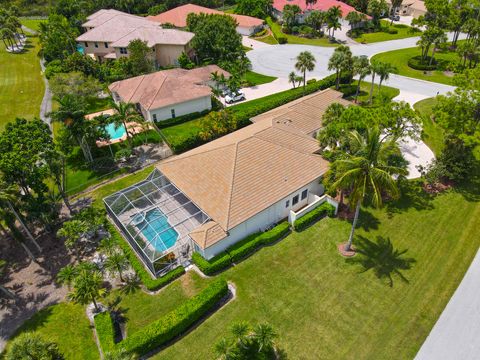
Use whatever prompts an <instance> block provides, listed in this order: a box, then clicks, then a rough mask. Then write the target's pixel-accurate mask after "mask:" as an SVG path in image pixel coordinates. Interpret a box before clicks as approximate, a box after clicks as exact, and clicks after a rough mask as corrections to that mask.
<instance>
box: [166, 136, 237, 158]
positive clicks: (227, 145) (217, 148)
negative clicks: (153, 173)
mask: <svg viewBox="0 0 480 360" xmlns="http://www.w3.org/2000/svg"><path fill="white" fill-rule="evenodd" d="M219 139H220V138H219ZM213 141H215V140H213ZM207 144H209V143H206V144H204V145H207ZM232 145H235V144H234V143H230V144H225V145H222V146H219V147H216V148H212V149H208V150H205V151H199V152H195V153H194V154H190V155H188V156H182V154H181V155H178V156H176V157H173V158H171V159H170V160H168V159H166V161H165V162H164V164H168V163H171V162H174V161H177V159H179V158H180V160H183V159H189V158H191V157H194V156H197V155H203V154H206V153H209V152H212V151H216V150H219V149H223V148H226V147H229V146H232ZM202 146H203V145H202ZM198 148H200V146H199V147H197V148H194V149H192V150H189V151H194V150H196V149H198ZM185 154H186V153H185Z"/></svg>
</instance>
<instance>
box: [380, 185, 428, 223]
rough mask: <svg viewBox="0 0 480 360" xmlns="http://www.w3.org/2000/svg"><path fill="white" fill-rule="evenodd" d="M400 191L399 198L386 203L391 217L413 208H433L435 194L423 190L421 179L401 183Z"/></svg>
mask: <svg viewBox="0 0 480 360" xmlns="http://www.w3.org/2000/svg"><path fill="white" fill-rule="evenodd" d="M400 193H401V196H400V198H399V199H396V200H391V201H389V202H387V203H386V204H385V206H386V209H387V214H388V216H389V217H392V216H393V215H394V214H400V213H402V212H404V211H406V210H408V209H411V208H414V209H415V210H431V209H433V202H432V201H433V198H434V196H433V195H432V194H429V193H427V192H426V191H425V190H423V187H422V183H421V181H419V180H413V181H407V182H403V183H402V184H401V185H400Z"/></svg>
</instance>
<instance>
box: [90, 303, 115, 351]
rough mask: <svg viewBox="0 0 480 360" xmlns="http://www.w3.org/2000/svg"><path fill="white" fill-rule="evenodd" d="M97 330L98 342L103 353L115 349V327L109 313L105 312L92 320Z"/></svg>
mask: <svg viewBox="0 0 480 360" xmlns="http://www.w3.org/2000/svg"><path fill="white" fill-rule="evenodd" d="M93 321H94V323H95V329H96V330H97V336H98V341H99V342H100V346H101V347H102V350H103V352H105V353H106V352H109V351H112V350H114V348H115V342H114V340H115V327H114V325H113V320H112V317H111V315H110V312H108V311H106V312H103V313H101V314H98V315H96V316H95V317H94V318H93Z"/></svg>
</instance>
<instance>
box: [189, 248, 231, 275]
mask: <svg viewBox="0 0 480 360" xmlns="http://www.w3.org/2000/svg"><path fill="white" fill-rule="evenodd" d="M192 261H193V263H194V264H195V265H197V267H198V268H199V269H200V270H201V271H202V272H203V273H204V274H206V275H212V274H215V273H217V272H219V271H220V270H223V269H226V268H227V267H229V266H230V265H231V264H232V260H231V259H230V255H228V254H227V253H226V252H221V253H220V254H218V255H217V256H215V257H213V258H212V259H210V260H206V259H205V258H204V257H203V256H202V255H200V254H199V253H197V252H194V253H193V255H192Z"/></svg>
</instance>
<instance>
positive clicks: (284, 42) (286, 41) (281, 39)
mask: <svg viewBox="0 0 480 360" xmlns="http://www.w3.org/2000/svg"><path fill="white" fill-rule="evenodd" d="M277 41H278V43H279V44H280V45H282V44H286V43H288V39H287V38H286V37H284V36H280V37H278V38H277Z"/></svg>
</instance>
